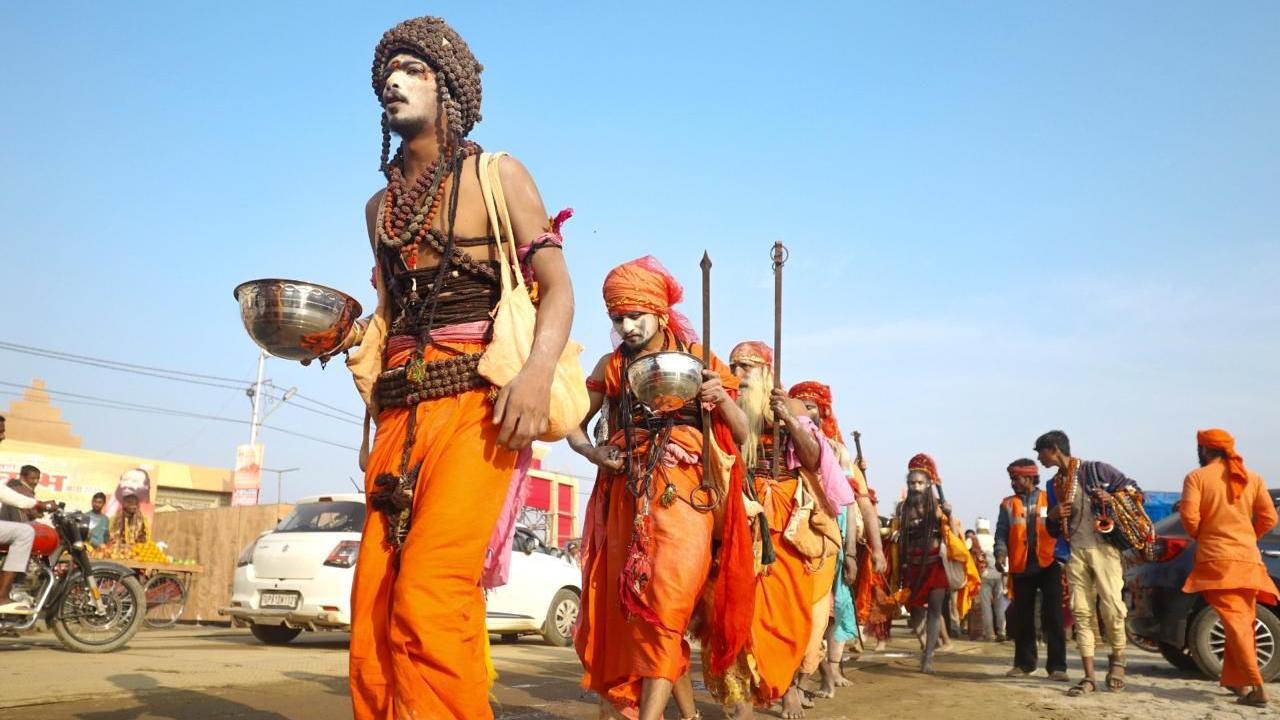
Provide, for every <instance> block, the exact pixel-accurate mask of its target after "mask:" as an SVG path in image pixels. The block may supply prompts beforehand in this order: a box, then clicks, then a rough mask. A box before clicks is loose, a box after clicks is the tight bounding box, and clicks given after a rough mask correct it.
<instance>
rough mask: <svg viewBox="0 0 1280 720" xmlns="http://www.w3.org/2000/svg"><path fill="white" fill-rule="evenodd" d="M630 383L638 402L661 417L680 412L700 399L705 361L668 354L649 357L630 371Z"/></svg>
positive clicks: (678, 354) (628, 369) (634, 362)
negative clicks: (665, 414) (693, 401)
mask: <svg viewBox="0 0 1280 720" xmlns="http://www.w3.org/2000/svg"><path fill="white" fill-rule="evenodd" d="M627 383H628V384H629V385H630V386H631V392H633V393H635V396H636V398H637V399H639V400H640V402H642V403H644V404H645V405H646V406H648V407H649V409H650V410H652V411H654V412H657V413H668V412H674V411H676V410H679V409H680V408H682V407H684V406H685V403H688V402H689V401H690V400H693V399H694V398H696V397H698V390H699V389H701V388H702V361H701V360H699V359H698V358H696V357H694V356H693V355H690V354H689V353H683V352H675V351H665V352H657V353H653V354H652V355H645V356H643V357H639V358H636V359H635V360H633V361H631V364H630V365H629V366H628V367H627Z"/></svg>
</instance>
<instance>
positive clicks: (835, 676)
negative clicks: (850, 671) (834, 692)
mask: <svg viewBox="0 0 1280 720" xmlns="http://www.w3.org/2000/svg"><path fill="white" fill-rule="evenodd" d="M827 665H828V666H829V667H828V670H827V672H828V673H829V674H830V675H831V680H832V684H833V685H834V686H835V687H838V688H842V687H849V686H850V685H853V681H851V680H850V679H849V678H847V677H845V676H844V672H843V671H841V669H840V663H827Z"/></svg>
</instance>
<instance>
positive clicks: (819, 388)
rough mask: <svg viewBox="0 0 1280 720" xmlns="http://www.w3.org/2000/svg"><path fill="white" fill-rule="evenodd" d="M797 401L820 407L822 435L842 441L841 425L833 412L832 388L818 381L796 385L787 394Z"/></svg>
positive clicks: (819, 415) (808, 381) (807, 381)
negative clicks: (812, 403) (810, 402)
mask: <svg viewBox="0 0 1280 720" xmlns="http://www.w3.org/2000/svg"><path fill="white" fill-rule="evenodd" d="M787 394H788V395H790V396H791V397H793V398H795V399H797V400H812V401H813V402H815V403H817V405H818V420H819V421H820V423H821V425H822V434H824V435H826V436H827V437H829V438H831V439H832V440H836V441H838V442H842V441H841V435H840V424H839V423H837V422H836V416H835V413H833V412H832V411H831V387H830V386H829V385H823V384H822V383H820V382H817V381H816V380H806V381H805V382H802V383H796V384H795V385H793V386H792V388H791V390H790V391H789V392H788V393H787Z"/></svg>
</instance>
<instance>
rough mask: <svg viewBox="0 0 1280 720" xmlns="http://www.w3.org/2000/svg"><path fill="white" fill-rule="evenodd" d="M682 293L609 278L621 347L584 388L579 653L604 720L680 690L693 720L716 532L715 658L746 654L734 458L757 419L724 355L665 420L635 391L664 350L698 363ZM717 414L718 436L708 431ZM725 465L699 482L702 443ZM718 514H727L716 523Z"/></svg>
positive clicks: (652, 275) (630, 267)
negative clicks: (694, 642)
mask: <svg viewBox="0 0 1280 720" xmlns="http://www.w3.org/2000/svg"><path fill="white" fill-rule="evenodd" d="M682 295H683V291H682V290H681V288H680V285H679V284H678V283H677V282H676V280H675V278H674V277H672V276H671V275H670V274H669V273H668V272H667V271H666V270H665V269H664V268H663V267H662V265H661V264H660V263H658V261H657V260H655V259H654V258H652V257H643V258H639V259H637V260H632V261H631V262H628V263H624V264H622V265H620V266H618V267H616V268H614V269H613V270H611V271H610V272H609V274H608V275H607V276H606V277H605V280H604V303H605V308H606V310H607V311H608V313H609V319H610V320H611V321H612V323H613V330H614V332H615V333H616V334H617V337H618V338H619V340H620V344H619V345H618V347H617V349H615V350H614V351H613V352H612V353H610V354H608V355H605V356H604V357H603V358H601V359H600V362H599V363H598V364H597V365H596V367H595V370H594V371H593V372H592V373H591V376H590V378H588V380H587V389H588V391H589V395H590V398H591V405H590V410H589V412H588V413H587V418H586V419H585V420H584V421H583V423H582V427H581V428H580V429H578V430H576V431H574V432H571V433H570V434H569V437H568V441H569V445H570V446H571V447H572V448H573V449H574V450H575V451H576V452H578V453H579V454H581V455H582V456H583V457H585V458H586V459H588V460H590V461H591V462H592V463H593V464H595V465H596V466H597V467H598V468H599V474H598V475H597V478H596V484H595V488H594V489H593V490H592V493H591V500H590V501H589V503H588V505H587V512H586V518H585V527H584V530H583V545H582V578H583V579H582V599H581V608H582V609H581V611H580V613H579V615H578V628H577V631H576V632H575V636H574V644H575V645H576V647H577V650H578V657H579V658H580V659H581V660H582V667H583V678H582V685H583V687H585V688H588V689H590V690H593V691H595V692H596V693H597V694H598V695H599V696H600V699H601V702H600V717H601V718H609V717H615V716H617V715H621V716H623V717H628V718H636V717H638V718H640V720H656V719H657V718H661V717H662V715H663V710H664V709H665V708H666V706H667V702H668V700H669V699H670V698H671V695H672V690H673V687H677V683H680V684H679V686H678V687H677V690H678V692H679V694H678V697H677V700H678V702H679V704H680V705H681V711H682V712H683V713H685V714H686V717H693V716H696V715H695V713H694V708H693V703H692V686H691V685H690V684H689V683H688V682H687V681H686V680H685V676H686V673H687V672H688V669H689V658H690V655H691V650H690V647H689V643H688V641H687V640H686V632H687V631H688V630H689V625H690V621H691V619H692V617H693V614H694V611H695V609H697V606H698V603H699V599H700V596H701V593H702V590H703V586H704V584H705V583H706V582H707V578H708V574H709V572H710V570H711V566H712V560H713V557H712V546H713V539H714V538H715V535H716V529H717V525H718V526H719V527H720V537H719V538H718V540H719V553H718V556H717V557H716V558H715V559H716V561H717V565H718V566H719V568H720V570H719V577H718V580H717V592H716V595H717V597H716V602H715V607H716V609H717V610H718V612H717V613H716V614H715V615H714V616H713V618H712V619H711V622H712V623H713V624H715V629H714V630H713V631H712V633H711V634H712V636H713V637H714V638H715V641H714V642H713V643H712V646H711V647H706V646H705V645H704V647H703V654H704V656H708V655H709V656H710V657H711V662H713V663H714V664H716V665H717V666H719V667H727V666H728V665H729V664H730V663H731V662H732V661H733V660H734V658H736V657H737V656H738V654H739V653H740V652H741V650H742V648H743V647H744V646H745V644H746V642H747V639H748V633H749V631H750V626H751V605H750V602H746V603H742V602H739V600H740V599H741V598H743V597H749V596H750V594H751V590H752V584H753V582H754V578H753V575H752V564H751V534H750V528H749V526H748V520H747V516H746V512H745V510H744V508H743V486H742V483H743V473H742V468H741V467H740V465H739V463H738V462H737V460H736V457H737V446H738V443H740V442H742V441H743V440H745V439H746V437H747V434H746V432H747V419H746V416H745V415H744V414H743V412H742V410H740V409H739V408H738V405H737V403H736V402H734V398H735V396H736V393H737V388H738V381H737V379H735V378H734V376H733V374H732V373H731V372H730V371H729V368H728V366H726V365H725V364H724V363H722V362H721V361H720V360H719V359H718V358H716V357H715V356H714V355H711V356H710V367H708V368H704V370H703V384H702V387H701V389H700V392H699V396H698V401H694V402H690V403H688V404H686V405H685V406H684V407H682V408H679V409H677V410H675V411H674V412H671V413H664V414H658V413H655V412H654V411H653V410H652V409H651V408H648V407H646V406H645V405H643V404H642V403H641V402H640V401H639V400H638V399H637V396H636V394H635V392H634V390H633V388H632V387H631V385H630V381H629V379H628V372H627V371H628V368H629V367H630V366H631V363H633V362H635V361H637V360H638V359H640V358H643V357H645V356H647V355H651V354H653V353H656V352H661V351H680V352H686V353H689V354H692V355H694V356H695V357H701V356H702V346H701V345H700V344H699V343H698V340H697V337H696V336H695V335H694V332H693V329H692V328H691V327H690V325H689V322H688V320H687V319H685V317H684V316H683V315H681V314H680V313H679V312H678V311H676V310H675V307H674V306H675V305H676V303H678V302H680V300H681V297H682ZM606 400H607V401H608V417H607V423H608V432H609V436H608V440H607V441H606V442H604V443H602V444H600V445H595V444H593V443H592V442H591V441H590V439H588V436H587V432H586V430H587V426H588V422H589V421H590V420H591V419H592V418H593V417H594V416H595V415H596V413H598V412H599V411H600V409H601V407H602V406H603V405H604V403H605V401H606ZM704 410H709V417H710V425H711V426H710V427H706V426H704V417H707V414H706V413H704ZM707 432H709V433H711V434H712V436H711V439H710V442H709V446H710V448H711V451H712V453H713V456H715V457H721V458H722V460H720V461H718V462H713V463H712V464H711V467H712V473H713V474H715V475H717V477H704V474H703V459H702V452H703V447H704V445H703V433H707ZM717 514H719V515H720V517H719V522H717V519H718V518H717Z"/></svg>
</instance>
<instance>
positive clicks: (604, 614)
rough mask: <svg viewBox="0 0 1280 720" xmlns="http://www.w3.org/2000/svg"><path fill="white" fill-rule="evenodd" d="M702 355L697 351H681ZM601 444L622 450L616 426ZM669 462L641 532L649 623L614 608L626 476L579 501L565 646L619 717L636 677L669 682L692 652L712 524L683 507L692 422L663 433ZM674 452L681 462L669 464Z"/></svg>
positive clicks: (627, 503) (617, 390)
mask: <svg viewBox="0 0 1280 720" xmlns="http://www.w3.org/2000/svg"><path fill="white" fill-rule="evenodd" d="M688 352H689V353H691V354H693V355H701V352H702V349H701V346H699V345H697V344H694V345H692V346H690V347H689V348H688ZM621 363H622V355H621V353H620V352H618V351H615V352H614V354H613V357H612V359H611V360H610V362H609V364H608V368H607V370H606V377H605V378H604V392H605V394H606V395H607V396H608V397H609V398H610V403H611V405H613V406H614V407H616V404H615V402H616V400H617V399H618V398H619V397H620V396H621V392H622V379H621ZM711 368H712V369H713V370H715V371H716V372H718V373H719V374H720V378H721V381H722V382H723V383H724V385H725V387H726V388H727V389H730V390H735V389H736V388H737V387H738V381H737V378H735V377H734V376H733V374H732V373H731V372H730V371H729V368H728V366H727V365H725V364H724V363H722V362H721V361H720V360H719V359H718V358H715V357H714V356H713V357H712V360H711ZM632 433H633V443H634V449H635V450H636V451H637V454H638V458H639V461H640V462H643V458H644V457H645V456H647V450H648V448H649V440H650V438H649V434H648V433H647V432H646V431H644V430H642V429H635V430H633V431H632ZM610 443H611V444H613V445H615V446H617V447H619V448H624V447H625V444H626V439H625V436H624V433H623V432H622V431H621V430H619V431H617V432H615V433H614V434H613V437H612V438H611V439H610ZM668 448H669V449H670V453H669V457H671V459H672V461H673V462H672V463H667V462H663V463H660V465H659V468H658V470H657V471H655V473H654V477H653V482H652V487H651V494H650V502H649V528H650V537H651V538H652V543H651V547H650V552H649V560H650V562H651V563H652V569H651V571H650V572H649V573H648V575H649V580H648V583H647V584H646V585H645V586H644V588H643V590H642V591H641V593H640V596H639V598H640V601H641V602H642V603H643V605H644V606H645V607H646V608H647V609H648V611H651V612H652V613H653V615H654V616H656V620H657V621H656V622H652V621H647V620H645V619H642V618H640V617H635V618H632V619H628V617H627V612H626V611H625V610H624V607H623V597H622V593H621V589H620V577H621V576H622V574H623V568H624V567H625V566H626V564H627V562H628V557H629V551H630V546H631V541H632V531H633V528H634V527H635V524H636V523H635V521H636V512H637V504H638V500H637V498H636V497H635V496H634V495H632V494H631V492H630V491H629V490H628V489H627V478H626V475H625V474H607V475H606V474H604V473H601V474H600V476H599V477H598V478H597V481H596V485H595V489H594V490H592V493H591V500H590V501H589V502H588V505H587V514H586V518H585V522H586V526H587V527H586V528H585V530H584V536H585V537H584V542H583V550H582V552H583V573H582V576H583V584H582V598H581V601H580V612H579V615H578V628H577V631H576V632H575V634H574V645H575V647H576V648H577V651H578V657H579V659H580V660H581V661H582V668H583V676H582V686H583V687H584V688H588V689H590V690H592V691H594V692H595V693H596V694H598V695H599V696H600V697H601V698H604V699H606V700H608V701H609V702H610V703H611V704H612V705H613V706H614V707H615V708H616V709H617V710H618V711H619V712H621V713H623V714H624V715H626V716H630V717H634V716H635V714H636V712H637V709H638V707H639V702H640V691H641V684H642V682H643V680H644V679H645V678H662V679H666V680H670V681H671V682H673V683H674V682H675V681H676V680H679V679H680V677H682V676H683V675H684V674H685V673H686V672H687V671H688V669H689V658H690V655H691V654H692V652H691V648H690V646H689V642H688V640H687V639H686V631H687V630H688V629H689V623H690V620H691V618H692V617H693V614H694V610H695V609H696V608H697V606H698V603H699V600H700V598H701V595H702V591H703V586H704V585H705V584H706V582H707V575H708V573H709V572H710V569H711V542H712V534H713V530H714V523H715V518H714V517H713V515H712V513H710V512H702V511H699V510H696V509H694V508H693V506H692V505H691V504H690V503H689V502H688V501H689V500H690V498H692V497H693V496H694V490H695V489H696V488H697V487H698V486H699V485H700V484H701V479H702V465H701V461H700V457H701V453H702V432H701V431H700V430H699V429H698V428H696V427H692V426H688V425H677V426H675V427H674V428H673V429H672V433H671V437H670V441H669V443H668ZM675 456H680V457H681V459H679V460H676V459H675ZM667 481H670V482H671V483H672V484H673V485H674V486H675V490H676V495H677V497H678V499H676V500H675V501H674V502H673V503H672V504H671V505H669V506H668V505H663V504H662V502H661V501H660V500H659V499H658V498H659V496H660V495H661V494H662V493H663V490H664V488H665V487H666V484H667Z"/></svg>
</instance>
